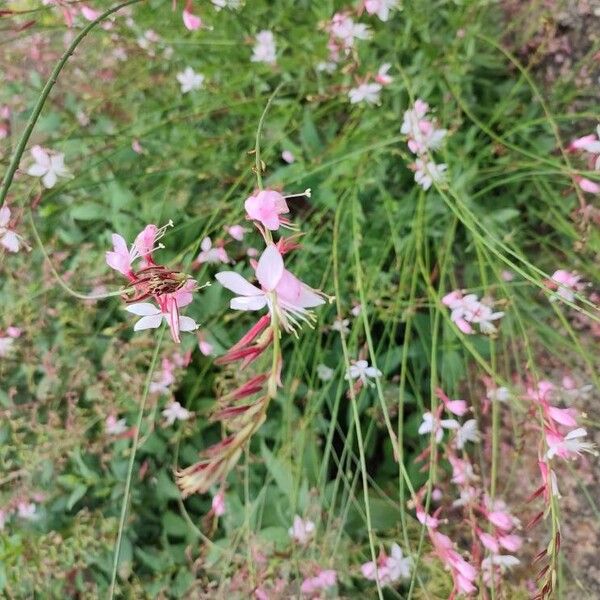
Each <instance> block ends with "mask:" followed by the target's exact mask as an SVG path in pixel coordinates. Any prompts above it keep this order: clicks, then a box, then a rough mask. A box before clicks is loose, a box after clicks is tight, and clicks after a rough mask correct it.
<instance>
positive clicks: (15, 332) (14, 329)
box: [6, 325, 22, 338]
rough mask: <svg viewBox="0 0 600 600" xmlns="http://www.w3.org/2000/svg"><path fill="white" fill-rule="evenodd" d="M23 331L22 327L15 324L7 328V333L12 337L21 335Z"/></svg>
mask: <svg viewBox="0 0 600 600" xmlns="http://www.w3.org/2000/svg"><path fill="white" fill-rule="evenodd" d="M21 333H22V331H21V328H20V327H14V326H13V325H11V326H10V327H7V328H6V334H7V335H8V336H10V337H11V338H18V337H21Z"/></svg>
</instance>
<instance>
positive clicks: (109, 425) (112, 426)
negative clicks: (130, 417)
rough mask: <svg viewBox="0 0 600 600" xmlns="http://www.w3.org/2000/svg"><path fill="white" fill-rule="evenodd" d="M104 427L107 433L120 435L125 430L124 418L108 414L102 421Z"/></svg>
mask: <svg viewBox="0 0 600 600" xmlns="http://www.w3.org/2000/svg"><path fill="white" fill-rule="evenodd" d="M104 429H105V430H106V433H108V434H109V435H121V434H122V433H125V432H126V431H127V423H126V421H125V419H117V417H115V415H108V417H106V420H105V422H104Z"/></svg>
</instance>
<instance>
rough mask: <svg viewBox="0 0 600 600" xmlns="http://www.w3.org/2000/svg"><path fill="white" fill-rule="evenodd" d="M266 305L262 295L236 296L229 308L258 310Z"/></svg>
mask: <svg viewBox="0 0 600 600" xmlns="http://www.w3.org/2000/svg"><path fill="white" fill-rule="evenodd" d="M266 304H267V299H266V298H265V296H264V294H261V295H260V296H238V297H237V298H232V299H231V302H230V303H229V306H230V307H231V308H233V310H260V309H261V308H263V307H264V306H266Z"/></svg>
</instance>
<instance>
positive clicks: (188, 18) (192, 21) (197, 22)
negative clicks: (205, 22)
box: [181, 1, 202, 31]
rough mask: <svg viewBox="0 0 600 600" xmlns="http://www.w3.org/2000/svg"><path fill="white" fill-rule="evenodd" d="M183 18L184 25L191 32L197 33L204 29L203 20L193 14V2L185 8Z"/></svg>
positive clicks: (189, 2)
mask: <svg viewBox="0 0 600 600" xmlns="http://www.w3.org/2000/svg"><path fill="white" fill-rule="evenodd" d="M181 17H182V19H183V24H184V25H185V28H186V29H189V30H190V31H196V29H200V27H202V19H201V18H200V17H199V16H198V15H195V14H194V13H193V12H192V3H191V1H188V2H187V4H186V6H185V8H184V9H183V13H182V14H181Z"/></svg>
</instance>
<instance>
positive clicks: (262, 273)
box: [256, 244, 284, 292]
mask: <svg viewBox="0 0 600 600" xmlns="http://www.w3.org/2000/svg"><path fill="white" fill-rule="evenodd" d="M283 271H284V269H283V258H281V254H280V253H279V250H278V249H277V246H275V245H274V244H270V245H269V246H267V249H266V250H265V251H264V252H263V253H262V256H261V257H260V259H259V261H258V266H257V267H256V278H257V279H258V281H259V283H260V285H261V286H262V288H263V289H264V290H266V291H268V292H271V291H273V290H274V289H275V288H276V287H277V284H278V283H279V281H280V280H281V277H282V275H283Z"/></svg>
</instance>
